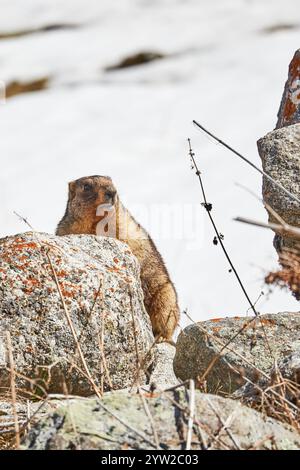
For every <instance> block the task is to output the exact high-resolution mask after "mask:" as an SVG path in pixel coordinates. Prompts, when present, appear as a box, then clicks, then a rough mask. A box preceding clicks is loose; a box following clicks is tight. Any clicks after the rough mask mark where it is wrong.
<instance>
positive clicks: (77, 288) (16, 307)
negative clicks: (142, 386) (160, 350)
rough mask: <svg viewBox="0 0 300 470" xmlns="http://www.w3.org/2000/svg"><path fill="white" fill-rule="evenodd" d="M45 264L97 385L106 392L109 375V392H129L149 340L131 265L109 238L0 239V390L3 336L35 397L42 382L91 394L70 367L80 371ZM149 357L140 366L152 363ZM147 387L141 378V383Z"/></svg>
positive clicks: (21, 384)
mask: <svg viewBox="0 0 300 470" xmlns="http://www.w3.org/2000/svg"><path fill="white" fill-rule="evenodd" d="M48 257H49V258H50V259H51V262H52V264H53V267H54V270H55V273H56V276H57V279H58V283H59V286H60V289H61V292H62V296H63V298H64V301H65V304H66V308H67V310H68V312H69V315H70V318H71V321H72V323H73V326H74V329H75V331H76V335H77V337H78V338H79V339H80V345H81V348H82V353H83V356H84V358H85V360H86V362H87V365H88V368H89V371H90V373H91V375H92V377H93V379H94V381H95V382H96V384H97V385H100V382H101V377H102V378H103V382H104V389H108V388H109V379H108V375H109V377H110V380H111V383H112V386H113V388H114V389H119V388H124V387H128V386H130V385H131V384H132V382H133V380H134V378H135V375H136V366H137V355H138V356H139V357H138V360H139V361H140V362H142V361H143V358H144V357H145V356H146V354H147V353H148V351H149V349H150V347H151V345H152V343H153V340H154V338H153V335H152V329H151V324H150V320H149V317H148V315H147V313H146V311H145V309H144V306H143V293H142V289H141V286H140V279H139V265H138V262H137V260H136V258H135V257H134V256H133V255H132V253H131V252H130V250H129V248H128V247H127V245H125V244H123V243H121V242H119V241H117V240H115V239H112V238H105V237H103V238H101V237H96V236H91V235H71V236H66V237H56V236H53V235H47V234H40V233H32V232H29V233H25V234H21V235H16V236H13V237H7V238H4V239H2V240H0V387H1V388H0V390H2V391H5V389H6V387H8V384H9V374H8V372H7V370H6V367H7V366H8V354H7V344H6V330H8V331H9V332H10V335H11V339H12V345H13V356H14V361H15V367H16V370H17V372H18V373H21V374H23V375H25V376H26V377H30V378H35V379H36V381H35V384H34V385H33V386H32V385H31V388H32V391H33V392H35V393H37V394H39V395H40V394H41V393H42V392H41V390H40V389H39V388H36V384H37V383H39V384H41V385H43V387H45V388H47V389H48V391H49V392H59V393H63V392H64V391H65V387H64V382H65V383H66V386H67V390H68V392H69V393H71V394H76V395H89V394H91V393H93V390H92V389H91V386H90V383H89V382H88V380H87V379H86V378H85V377H84V375H83V374H82V373H81V372H80V371H78V369H76V367H71V365H72V364H75V365H76V366H78V367H80V368H81V369H83V365H82V362H81V360H80V359H79V355H78V351H77V349H76V345H75V341H74V338H73V336H72V333H71V329H70V326H69V324H68V322H67V318H66V313H65V311H64V308H63V305H62V299H61V297H60V295H59V292H58V288H57V285H56V283H55V280H54V273H53V271H52V269H51V265H50V262H49V258H48ZM101 280H102V282H103V284H102V287H101V288H100V286H101ZM99 288H100V289H99ZM102 331H103V338H104V356H105V360H106V361H105V362H106V367H105V364H103V360H102V359H103V355H102V353H101V348H100V347H99V341H100V343H101V336H102ZM134 331H135V332H136V334H134ZM137 353H138V354H137ZM147 357H149V360H148V361H146V362H145V367H146V366H147V364H148V363H150V362H151V361H152V359H151V354H149V355H148V356H147ZM106 369H108V371H109V374H108V373H107V372H106ZM103 370H104V372H103ZM145 380H146V377H145V374H144V372H143V371H142V372H141V374H140V381H141V382H142V383H143V382H145ZM17 385H18V388H19V391H21V389H24V388H27V389H28V386H29V383H28V381H24V380H22V379H21V378H20V377H18V379H17Z"/></svg>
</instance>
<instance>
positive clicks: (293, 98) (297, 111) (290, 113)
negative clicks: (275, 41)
mask: <svg viewBox="0 0 300 470" xmlns="http://www.w3.org/2000/svg"><path fill="white" fill-rule="evenodd" d="M297 123H300V49H298V50H297V51H296V52H295V55H294V57H293V59H292V61H291V63H290V66H289V75H288V79H287V82H286V84H285V88H284V92H283V96H282V101H281V105H280V109H279V112H278V121H277V125H276V129H279V128H281V127H285V126H289V125H291V124H297Z"/></svg>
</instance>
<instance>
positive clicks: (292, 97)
mask: <svg viewBox="0 0 300 470" xmlns="http://www.w3.org/2000/svg"><path fill="white" fill-rule="evenodd" d="M257 144H258V151H259V154H260V157H261V160H262V165H263V169H264V171H265V172H266V173H268V174H269V175H270V176H271V177H272V178H273V179H274V180H275V181H277V182H278V183H280V184H281V185H282V186H284V187H285V188H286V189H288V190H289V191H290V192H291V193H292V194H294V195H295V196H296V197H298V199H300V49H299V50H297V51H296V53H295V55H294V57H293V59H292V61H291V63H290V66H289V75H288V79H287V82H286V84H285V88H284V92H283V96H282V100H281V105H280V109H279V112H278V121H277V125H276V130H274V131H273V132H270V133H268V134H267V135H266V136H265V137H263V138H262V139H260V140H259V141H258V143H257ZM263 198H264V201H265V202H266V203H267V204H268V205H269V206H271V207H272V208H273V209H274V210H275V211H276V212H277V213H278V214H279V215H280V216H281V217H282V218H283V220H284V221H285V222H287V223H288V224H290V225H294V226H296V227H299V226H300V222H299V220H300V218H299V215H300V208H299V203H297V201H295V200H293V199H292V198H290V197H289V196H288V195H287V194H285V193H284V192H283V191H282V190H280V189H279V188H278V187H277V186H275V185H274V184H273V183H272V182H270V181H269V180H268V179H266V178H265V177H264V178H263ZM269 221H270V222H276V223H278V221H277V220H274V216H273V215H272V214H271V213H270V212H269ZM297 243H299V238H298V239H297V238H295V237H293V236H291V235H288V234H285V235H284V236H282V235H281V234H279V233H277V234H276V235H275V238H274V246H275V248H276V250H277V251H278V252H279V253H280V252H281V250H282V248H295V246H296V244H297Z"/></svg>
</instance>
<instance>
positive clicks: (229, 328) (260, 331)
mask: <svg viewBox="0 0 300 470" xmlns="http://www.w3.org/2000/svg"><path fill="white" fill-rule="evenodd" d="M251 320H252V321H251ZM240 330H241V332H240V333H239V331H240ZM231 339H232V341H231ZM228 343H229V344H228ZM226 344H228V346H227V347H226V348H225V349H223V346H224V345H226ZM297 350H300V314H299V313H277V314H266V315H260V316H259V317H258V318H255V319H253V318H251V317H248V318H245V317H232V318H220V319H214V320H208V321H204V322H199V323H195V324H192V325H189V326H187V327H186V328H185V329H184V330H183V331H182V332H181V333H180V335H179V337H178V340H177V344H176V355H175V359H174V370H175V374H176V375H177V377H179V378H180V379H181V380H187V379H191V378H192V379H194V380H195V381H198V383H199V385H202V384H201V383H200V380H201V377H203V375H204V374H205V373H206V370H207V369H208V367H209V366H210V365H211V364H212V361H214V360H215V359H216V358H217V360H216V362H215V363H214V365H213V367H211V369H210V370H209V372H208V374H207V375H205V381H206V385H207V389H208V391H209V392H212V393H216V392H220V393H222V392H227V393H231V392H233V391H235V390H236V389H237V388H239V387H240V386H241V385H242V383H243V376H244V377H247V378H249V379H250V380H251V379H253V378H254V377H256V376H257V373H258V370H260V371H263V372H265V373H269V372H270V371H271V369H272V367H273V365H274V361H275V360H276V359H278V358H281V357H285V356H286V355H287V354H290V353H292V352H293V351H297ZM218 356H219V357H218Z"/></svg>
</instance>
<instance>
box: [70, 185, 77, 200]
mask: <svg viewBox="0 0 300 470" xmlns="http://www.w3.org/2000/svg"><path fill="white" fill-rule="evenodd" d="M75 186H76V181H70V183H69V198H72V197H74V196H75Z"/></svg>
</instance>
